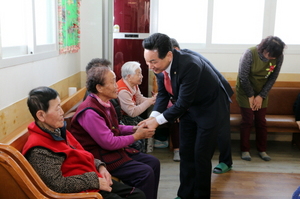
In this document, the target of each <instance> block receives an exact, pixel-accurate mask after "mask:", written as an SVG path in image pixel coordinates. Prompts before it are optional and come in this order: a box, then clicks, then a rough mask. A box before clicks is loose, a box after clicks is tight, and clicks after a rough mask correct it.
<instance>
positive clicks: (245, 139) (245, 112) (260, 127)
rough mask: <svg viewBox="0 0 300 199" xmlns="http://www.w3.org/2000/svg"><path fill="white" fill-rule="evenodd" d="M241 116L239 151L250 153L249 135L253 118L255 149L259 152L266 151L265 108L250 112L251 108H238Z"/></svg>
mask: <svg viewBox="0 0 300 199" xmlns="http://www.w3.org/2000/svg"><path fill="white" fill-rule="evenodd" d="M240 109H241V114H242V123H241V132H240V136H241V151H250V133H251V129H252V126H253V118H254V124H255V132H256V148H257V150H258V151H259V152H264V151H266V150H267V134H268V132H267V127H266V112H267V108H262V109H259V110H258V111H252V109H251V108H242V107H241V108H240Z"/></svg>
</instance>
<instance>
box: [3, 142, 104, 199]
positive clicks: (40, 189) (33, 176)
mask: <svg viewBox="0 0 300 199" xmlns="http://www.w3.org/2000/svg"><path fill="white" fill-rule="evenodd" d="M0 178H1V180H0V186H1V189H0V198H6V199H9V198H13V199H14V198H22V199H23V198H37V199H40V198H74V199H77V198H78V199H79V198H85V199H92V198H93V199H94V198H98V199H103V197H102V196H101V194H99V193H97V192H89V193H70V194H63V193H57V192H54V191H52V190H51V189H49V188H48V187H47V186H46V185H45V184H44V182H43V181H42V179H41V178H40V177H39V176H38V174H37V173H36V172H35V170H34V169H33V168H32V167H31V165H30V164H29V162H28V161H27V160H26V158H25V157H24V156H23V155H22V154H21V153H20V152H19V151H18V150H17V149H15V148H14V147H12V146H10V145H5V144H0Z"/></svg>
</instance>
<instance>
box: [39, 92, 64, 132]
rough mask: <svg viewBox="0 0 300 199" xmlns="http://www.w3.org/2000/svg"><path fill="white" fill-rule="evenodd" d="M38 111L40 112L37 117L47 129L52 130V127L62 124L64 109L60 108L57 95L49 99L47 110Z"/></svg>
mask: <svg viewBox="0 0 300 199" xmlns="http://www.w3.org/2000/svg"><path fill="white" fill-rule="evenodd" d="M39 111H41V112H42V113H41V114H40V117H38V118H39V120H40V122H42V123H43V126H44V127H46V128H47V129H49V130H51V131H53V130H54V129H57V128H61V127H63V126H64V111H63V110H62V108H61V105H60V98H59V97H58V96H57V98H56V99H53V100H50V101H49V109H48V111H47V112H44V111H42V110H39Z"/></svg>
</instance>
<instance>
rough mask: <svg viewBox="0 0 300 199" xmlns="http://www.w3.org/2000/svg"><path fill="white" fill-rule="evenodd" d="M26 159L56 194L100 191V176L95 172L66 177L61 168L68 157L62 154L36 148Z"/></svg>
mask: <svg viewBox="0 0 300 199" xmlns="http://www.w3.org/2000/svg"><path fill="white" fill-rule="evenodd" d="M26 158H27V160H28V161H29V163H30V164H31V165H32V167H33V168H34V170H35V171H36V172H37V174H38V175H39V176H40V177H41V179H42V180H43V181H44V183H45V184H46V185H47V186H48V187H49V188H50V189H52V190H53V191H55V192H58V193H78V192H81V191H85V190H89V189H99V180H98V175H97V174H96V173H95V172H87V173H84V174H82V175H74V176H68V177H64V176H63V175H62V172H61V166H62V163H63V162H64V160H65V158H66V157H65V155H63V154H61V153H60V154H59V153H54V152H52V151H50V150H48V149H45V148H38V147H36V148H33V149H32V150H30V151H29V152H28V153H27V154H26Z"/></svg>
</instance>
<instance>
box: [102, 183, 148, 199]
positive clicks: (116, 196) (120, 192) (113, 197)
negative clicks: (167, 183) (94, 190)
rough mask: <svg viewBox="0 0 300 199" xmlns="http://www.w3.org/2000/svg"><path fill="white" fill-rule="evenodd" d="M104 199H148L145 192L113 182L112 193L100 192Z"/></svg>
mask: <svg viewBox="0 0 300 199" xmlns="http://www.w3.org/2000/svg"><path fill="white" fill-rule="evenodd" d="M99 193H100V194H101V195H102V196H103V198H104V199H125V198H126V199H146V196H145V194H144V192H143V191H141V190H140V189H138V188H135V187H131V186H128V185H126V184H123V183H121V182H117V181H115V180H113V185H112V191H111V192H107V191H100V192H99Z"/></svg>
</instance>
